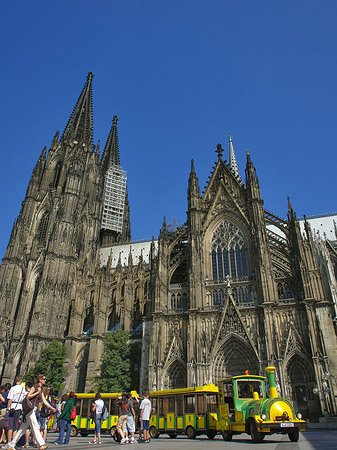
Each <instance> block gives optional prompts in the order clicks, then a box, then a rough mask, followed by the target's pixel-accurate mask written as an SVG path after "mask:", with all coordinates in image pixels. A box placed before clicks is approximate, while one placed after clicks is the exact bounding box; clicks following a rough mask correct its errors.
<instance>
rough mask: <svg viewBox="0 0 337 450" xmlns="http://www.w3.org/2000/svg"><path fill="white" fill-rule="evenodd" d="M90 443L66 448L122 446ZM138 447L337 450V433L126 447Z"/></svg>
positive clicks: (75, 441) (79, 440)
mask: <svg viewBox="0 0 337 450" xmlns="http://www.w3.org/2000/svg"><path fill="white" fill-rule="evenodd" d="M56 436H57V434H55V433H49V434H48V442H47V444H48V446H49V449H48V450H52V449H56V448H57V446H56V445H53V444H52V442H53V441H54V440H55V439H56ZM90 440H91V435H89V436H88V437H82V436H77V437H75V438H71V439H70V444H69V445H68V446H65V447H64V450H66V449H67V450H89V449H91V450H94V449H96V450H108V449H109V450H113V449H114V448H116V449H117V446H120V445H119V444H118V443H117V442H115V441H114V440H113V439H112V438H111V437H110V436H108V435H103V436H102V444H101V445H91V444H89V441H90ZM136 446H140V447H145V448H149V449H156V450H178V449H179V450H203V449H207V450H218V449H222V450H253V449H254V450H337V430H311V431H307V432H306V433H300V439H299V441H298V442H296V443H294V442H290V441H289V439H288V436H287V435H285V436H282V435H272V436H267V437H266V438H265V440H264V441H263V442H262V443H260V444H253V443H252V441H251V439H250V436H248V435H247V434H241V435H239V436H235V437H234V438H233V440H232V441H231V442H225V441H224V440H223V439H222V437H220V436H216V438H215V439H213V440H210V439H208V438H207V437H203V436H198V437H197V438H196V439H193V440H191V439H188V438H186V436H181V437H177V438H176V439H170V438H169V437H168V436H167V435H161V436H160V437H159V438H158V439H152V440H151V442H150V443H149V444H134V445H131V444H125V445H124V448H125V447H127V448H132V447H136ZM97 447H99V449H97ZM120 447H121V446H120Z"/></svg>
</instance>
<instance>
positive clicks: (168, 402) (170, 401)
mask: <svg viewBox="0 0 337 450" xmlns="http://www.w3.org/2000/svg"><path fill="white" fill-rule="evenodd" d="M174 403H175V402H174V397H166V398H164V399H163V412H164V416H166V414H167V413H172V412H173V413H174V412H175V404H174Z"/></svg>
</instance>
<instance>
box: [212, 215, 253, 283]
mask: <svg viewBox="0 0 337 450" xmlns="http://www.w3.org/2000/svg"><path fill="white" fill-rule="evenodd" d="M211 255H212V275H213V280H223V279H225V278H226V277H227V276H229V277H230V278H231V279H237V278H240V277H245V276H247V275H248V266H247V256H246V249H245V246H244V236H243V233H242V231H241V230H240V228H239V227H238V226H237V225H235V224H234V223H232V222H229V221H228V220H224V221H223V222H222V223H221V224H220V225H219V226H218V227H217V228H216V230H215V231H214V233H213V235H212V239H211Z"/></svg>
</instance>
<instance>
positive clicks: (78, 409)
mask: <svg viewBox="0 0 337 450" xmlns="http://www.w3.org/2000/svg"><path fill="white" fill-rule="evenodd" d="M81 407H82V400H81V399H77V400H76V414H77V415H78V416H81V415H82V412H81Z"/></svg>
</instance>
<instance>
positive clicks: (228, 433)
mask: <svg viewBox="0 0 337 450" xmlns="http://www.w3.org/2000/svg"><path fill="white" fill-rule="evenodd" d="M222 437H223V439H224V441H227V442H229V441H231V440H232V437H233V433H232V432H231V431H223V432H222Z"/></svg>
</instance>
